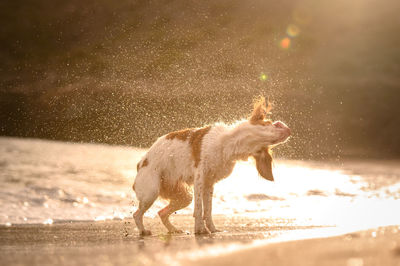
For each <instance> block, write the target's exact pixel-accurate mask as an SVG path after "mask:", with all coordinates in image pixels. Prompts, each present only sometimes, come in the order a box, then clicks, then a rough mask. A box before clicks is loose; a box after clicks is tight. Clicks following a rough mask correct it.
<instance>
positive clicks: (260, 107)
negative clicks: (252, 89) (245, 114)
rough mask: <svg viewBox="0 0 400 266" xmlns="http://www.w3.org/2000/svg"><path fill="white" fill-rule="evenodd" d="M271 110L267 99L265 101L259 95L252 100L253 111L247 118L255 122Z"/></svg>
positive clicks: (264, 117)
mask: <svg viewBox="0 0 400 266" xmlns="http://www.w3.org/2000/svg"><path fill="white" fill-rule="evenodd" d="M270 110H271V104H270V102H269V100H268V101H267V102H266V101H265V98H264V97H260V98H259V99H258V100H256V101H255V102H254V108H253V112H252V113H251V116H250V118H249V121H250V123H252V124H257V123H258V122H260V121H264V119H266V118H267V114H268V112H269V111H270Z"/></svg>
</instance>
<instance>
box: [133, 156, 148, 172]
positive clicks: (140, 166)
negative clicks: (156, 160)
mask: <svg viewBox="0 0 400 266" xmlns="http://www.w3.org/2000/svg"><path fill="white" fill-rule="evenodd" d="M148 164H149V161H148V160H147V158H146V159H144V161H143V162H142V164H140V162H138V164H137V165H136V171H137V172H139V170H140V169H141V168H143V167H145V166H147V165H148Z"/></svg>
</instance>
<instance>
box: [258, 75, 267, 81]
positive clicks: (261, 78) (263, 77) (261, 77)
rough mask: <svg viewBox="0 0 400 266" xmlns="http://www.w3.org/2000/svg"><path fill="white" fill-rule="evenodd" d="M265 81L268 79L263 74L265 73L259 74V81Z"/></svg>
mask: <svg viewBox="0 0 400 266" xmlns="http://www.w3.org/2000/svg"><path fill="white" fill-rule="evenodd" d="M267 79H268V75H267V74H265V73H261V75H260V80H261V81H266V80H267Z"/></svg>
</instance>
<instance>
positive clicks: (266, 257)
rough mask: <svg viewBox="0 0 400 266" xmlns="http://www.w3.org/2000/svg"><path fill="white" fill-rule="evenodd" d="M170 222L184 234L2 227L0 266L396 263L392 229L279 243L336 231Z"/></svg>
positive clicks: (237, 220)
mask: <svg viewBox="0 0 400 266" xmlns="http://www.w3.org/2000/svg"><path fill="white" fill-rule="evenodd" d="M173 221H174V224H176V225H177V227H179V228H182V229H185V230H188V232H187V233H185V234H180V235H169V234H167V233H166V231H165V229H164V228H163V227H162V225H161V223H160V221H159V219H157V218H155V219H150V218H147V219H145V222H146V224H147V225H148V228H149V229H151V230H152V232H153V235H152V236H150V237H145V238H141V237H139V236H138V235H137V229H136V228H135V226H134V225H133V221H132V220H119V221H103V222H71V223H66V222H63V223H54V224H52V225H12V226H9V227H6V226H1V227H0V264H1V265H39V264H40V265H56V264H57V265H109V264H112V265H126V264H129V265H192V264H193V265H244V264H246V265H250V264H251V265H262V264H264V265H265V264H270V265H310V264H314V265H353V266H356V265H400V240H399V239H400V237H399V236H400V233H399V231H400V228H399V227H386V228H381V229H379V230H370V231H363V232H356V233H350V234H345V235H342V236H338V237H331V238H322V239H312V240H297V241H289V242H282V241H287V240H289V239H301V238H303V237H305V238H308V237H318V236H319V237H322V236H326V235H329V234H331V233H332V232H333V235H335V234H336V235H337V232H339V231H337V230H336V231H335V228H332V227H326V228H324V227H321V226H312V225H307V226H304V225H301V224H299V223H297V222H296V221H293V220H288V219H280V220H272V219H264V218H257V217H251V216H235V217H224V216H216V217H215V223H216V225H217V227H218V228H219V229H221V230H222V232H220V233H216V234H212V235H206V236H195V235H194V234H193V231H192V230H193V218H192V217H191V216H187V215H176V216H175V217H174V218H173ZM327 232H328V234H327ZM329 232H331V233H329ZM273 242H277V243H273Z"/></svg>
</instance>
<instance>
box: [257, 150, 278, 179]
mask: <svg viewBox="0 0 400 266" xmlns="http://www.w3.org/2000/svg"><path fill="white" fill-rule="evenodd" d="M253 157H254V159H255V160H256V168H257V171H258V173H259V174H260V176H262V177H263V178H265V179H267V180H269V181H274V175H273V173H272V155H271V152H270V150H269V148H263V149H261V150H260V151H258V152H257V153H255V154H253Z"/></svg>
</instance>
